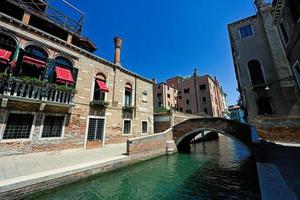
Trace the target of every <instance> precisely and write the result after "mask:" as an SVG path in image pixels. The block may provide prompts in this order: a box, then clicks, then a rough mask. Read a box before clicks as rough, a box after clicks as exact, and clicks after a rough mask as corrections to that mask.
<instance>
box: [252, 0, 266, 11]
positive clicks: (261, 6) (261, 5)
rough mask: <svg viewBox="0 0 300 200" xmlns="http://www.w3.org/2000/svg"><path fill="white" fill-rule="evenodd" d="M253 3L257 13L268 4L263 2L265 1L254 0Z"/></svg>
mask: <svg viewBox="0 0 300 200" xmlns="http://www.w3.org/2000/svg"><path fill="white" fill-rule="evenodd" d="M254 3H255V5H256V8H257V10H258V11H259V12H260V11H262V10H263V9H264V8H267V7H268V4H267V3H266V2H265V0H255V2H254Z"/></svg>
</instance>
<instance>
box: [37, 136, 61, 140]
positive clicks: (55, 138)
mask: <svg viewBox="0 0 300 200" xmlns="http://www.w3.org/2000/svg"><path fill="white" fill-rule="evenodd" d="M62 139H64V138H63V137H41V138H39V140H62Z"/></svg>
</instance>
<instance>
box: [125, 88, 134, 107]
mask: <svg viewBox="0 0 300 200" xmlns="http://www.w3.org/2000/svg"><path fill="white" fill-rule="evenodd" d="M131 104H132V86H131V84H130V83H126V85H125V106H131Z"/></svg>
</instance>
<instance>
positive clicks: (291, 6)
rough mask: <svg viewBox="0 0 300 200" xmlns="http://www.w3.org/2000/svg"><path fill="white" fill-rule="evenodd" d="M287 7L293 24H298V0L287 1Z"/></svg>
mask: <svg viewBox="0 0 300 200" xmlns="http://www.w3.org/2000/svg"><path fill="white" fill-rule="evenodd" d="M287 3H288V7H289V9H290V11H291V15H292V18H293V21H294V23H295V24H297V23H299V22H300V3H299V0H288V1H287Z"/></svg>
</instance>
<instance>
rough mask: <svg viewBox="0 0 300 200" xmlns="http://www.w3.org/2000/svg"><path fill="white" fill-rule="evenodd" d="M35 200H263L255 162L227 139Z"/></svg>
mask: <svg viewBox="0 0 300 200" xmlns="http://www.w3.org/2000/svg"><path fill="white" fill-rule="evenodd" d="M34 198H35V199H43V200H47V199H49V200H50V199H51V200H54V199H57V200H62V199H72V200H77V199H91V200H93V199H95V200H97V199H104V200H148V199H149V200H152V199H153V200H156V199H157V200H173V199H179V200H186V199H187V200H188V199H190V200H197V199H238V200H240V199H249V200H253V199H260V192H259V186H258V178H257V173H256V167H255V161H254V160H253V159H251V158H250V155H249V152H247V150H246V149H244V147H242V146H240V145H239V144H237V143H235V142H234V141H233V140H231V139H229V138H227V137H220V138H219V140H218V141H210V142H206V143H201V144H197V145H193V146H192V153H191V154H176V155H173V156H164V157H160V158H157V159H154V160H150V161H146V162H142V163H139V164H136V165H133V166H129V167H126V168H123V169H121V170H117V171H114V172H110V173H106V174H102V175H98V176H94V177H91V178H88V179H85V180H82V181H81V182H78V183H75V184H71V185H67V186H63V187H60V188H57V189H55V190H51V191H48V192H46V193H43V194H39V195H38V196H35V197H34Z"/></svg>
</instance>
